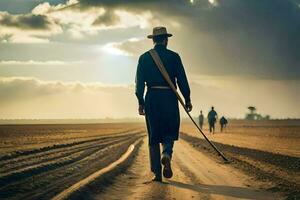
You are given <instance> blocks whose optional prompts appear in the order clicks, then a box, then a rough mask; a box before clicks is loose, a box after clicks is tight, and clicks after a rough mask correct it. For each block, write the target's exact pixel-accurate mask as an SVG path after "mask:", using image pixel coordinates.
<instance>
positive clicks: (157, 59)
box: [149, 49, 185, 107]
mask: <svg viewBox="0 0 300 200" xmlns="http://www.w3.org/2000/svg"><path fill="white" fill-rule="evenodd" d="M149 53H150V55H151V57H152V59H153V60H154V62H155V64H156V66H157V68H158V70H159V71H160V73H161V75H162V76H163V77H164V79H165V80H166V81H167V83H168V84H169V86H170V88H171V89H172V90H173V92H174V93H175V94H176V96H177V98H178V100H179V102H180V103H181V104H182V106H183V107H185V106H184V102H183V100H182V98H181V97H180V95H179V94H178V92H177V90H176V87H175V85H174V84H173V82H172V81H171V79H170V76H169V74H168V72H167V70H166V68H165V67H164V64H163V62H162V61H161V59H160V57H159V55H158V53H157V52H156V50H155V49H151V50H150V51H149Z"/></svg>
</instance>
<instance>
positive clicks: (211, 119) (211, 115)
mask: <svg viewBox="0 0 300 200" xmlns="http://www.w3.org/2000/svg"><path fill="white" fill-rule="evenodd" d="M217 116H218V114H217V112H216V111H215V109H214V107H211V111H209V113H208V115H207V120H208V125H209V132H210V133H211V132H212V133H215V123H216V121H217Z"/></svg>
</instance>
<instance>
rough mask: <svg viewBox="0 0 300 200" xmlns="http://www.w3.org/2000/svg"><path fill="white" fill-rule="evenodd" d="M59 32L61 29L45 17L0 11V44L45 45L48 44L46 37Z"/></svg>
mask: <svg viewBox="0 0 300 200" xmlns="http://www.w3.org/2000/svg"><path fill="white" fill-rule="evenodd" d="M61 32H62V29H61V27H60V26H59V25H58V24H57V23H56V22H55V21H54V20H52V19H50V18H48V17H47V16H44V15H35V14H31V13H30V14H21V15H12V14H10V13H8V12H1V11H0V42H1V41H2V42H13V43H45V42H49V40H48V38H47V37H49V36H51V35H54V34H58V33H61Z"/></svg>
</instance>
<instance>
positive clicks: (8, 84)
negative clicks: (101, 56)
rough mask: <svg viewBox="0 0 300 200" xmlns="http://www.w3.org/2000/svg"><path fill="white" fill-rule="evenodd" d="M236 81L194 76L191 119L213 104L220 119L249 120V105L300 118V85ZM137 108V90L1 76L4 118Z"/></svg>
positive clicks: (133, 113) (130, 113) (122, 112)
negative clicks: (247, 113) (239, 118)
mask: <svg viewBox="0 0 300 200" xmlns="http://www.w3.org/2000/svg"><path fill="white" fill-rule="evenodd" d="M235 79H236V78H235V77H230V78H224V77H209V76H197V75H194V76H191V77H190V80H191V81H190V86H191V91H192V102H193V104H194V111H193V112H192V114H193V115H194V116H197V115H198V113H199V110H203V111H204V113H207V111H208V110H209V108H210V106H212V105H214V106H215V108H216V109H217V111H218V113H219V114H220V115H225V116H228V117H244V114H245V113H246V112H247V106H249V105H255V106H256V107H257V108H258V110H259V113H261V114H270V115H271V116H272V117H279V118H280V117H299V113H300V110H299V107H298V102H299V101H300V95H299V93H297V91H298V89H299V87H300V81H270V80H260V81H257V80H254V79H246V80H245V79H239V80H235ZM237 81H239V84H236V82H237ZM250 85H251V87H249V86H250ZM270 90H272V96H270V95H269V91H270ZM124 105H126V106H124ZM136 109H137V100H136V97H135V95H134V86H133V85H107V84H102V83H97V82H94V83H81V82H62V81H44V80H40V79H36V78H31V77H27V78H25V77H9V78H5V77H2V78H1V77H0V110H1V113H0V118H104V117H137V110H136ZM182 116H185V115H184V114H183V113H182Z"/></svg>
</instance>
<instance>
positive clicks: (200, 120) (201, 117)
mask: <svg viewBox="0 0 300 200" xmlns="http://www.w3.org/2000/svg"><path fill="white" fill-rule="evenodd" d="M203 122H204V116H203V114H202V110H200V115H199V126H200V128H201V130H202V127H203Z"/></svg>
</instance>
